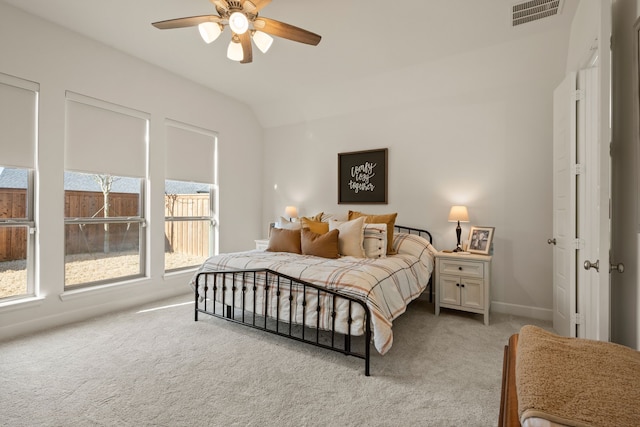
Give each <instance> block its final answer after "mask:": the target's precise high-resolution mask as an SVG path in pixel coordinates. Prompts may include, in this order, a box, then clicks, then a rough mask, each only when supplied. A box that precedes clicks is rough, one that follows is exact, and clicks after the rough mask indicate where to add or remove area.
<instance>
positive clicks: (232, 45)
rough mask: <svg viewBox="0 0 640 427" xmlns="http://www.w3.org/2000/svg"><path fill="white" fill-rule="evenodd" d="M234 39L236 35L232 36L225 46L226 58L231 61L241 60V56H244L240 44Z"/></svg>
mask: <svg viewBox="0 0 640 427" xmlns="http://www.w3.org/2000/svg"><path fill="white" fill-rule="evenodd" d="M235 39H236V37H233V38H232V39H231V41H230V42H229V47H227V58H229V59H230V60H232V61H242V58H243V57H244V52H243V51H242V45H241V44H240V42H239V41H236V40H235Z"/></svg>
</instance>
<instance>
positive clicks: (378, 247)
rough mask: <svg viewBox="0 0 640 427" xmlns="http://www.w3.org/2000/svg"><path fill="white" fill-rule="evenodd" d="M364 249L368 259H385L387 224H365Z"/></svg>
mask: <svg viewBox="0 0 640 427" xmlns="http://www.w3.org/2000/svg"><path fill="white" fill-rule="evenodd" d="M363 247H364V253H365V256H366V257H367V258H385V257H386V256H387V224H365V225H364V239H363Z"/></svg>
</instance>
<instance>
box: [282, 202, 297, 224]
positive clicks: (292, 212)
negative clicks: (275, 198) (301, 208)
mask: <svg viewBox="0 0 640 427" xmlns="http://www.w3.org/2000/svg"><path fill="white" fill-rule="evenodd" d="M284 214H285V215H286V216H288V217H289V221H293V218H298V208H296V207H295V206H287V207H286V208H285V209H284Z"/></svg>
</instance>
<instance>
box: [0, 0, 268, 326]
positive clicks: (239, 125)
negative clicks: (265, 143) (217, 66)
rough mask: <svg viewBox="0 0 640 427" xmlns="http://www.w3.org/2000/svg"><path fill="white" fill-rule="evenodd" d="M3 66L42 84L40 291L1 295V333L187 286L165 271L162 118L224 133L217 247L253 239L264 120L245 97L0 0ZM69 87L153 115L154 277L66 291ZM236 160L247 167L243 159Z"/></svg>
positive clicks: (243, 245)
mask: <svg viewBox="0 0 640 427" xmlns="http://www.w3.org/2000/svg"><path fill="white" fill-rule="evenodd" d="M0 72H2V73H5V74H10V75H13V76H17V77H20V78H23V79H26V80H31V81H34V82H37V83H39V84H40V88H41V92H40V110H39V154H38V164H39V170H38V176H37V181H38V184H37V193H38V203H37V206H36V222H37V228H38V242H39V243H38V264H39V265H38V271H39V275H38V278H39V279H38V282H39V283H38V286H39V297H40V298H37V299H35V300H32V301H29V302H27V303H24V302H23V303H19V304H8V303H6V302H5V303H2V304H0V338H4V337H8V336H13V335H17V334H20V333H24V332H29V331H33V330H37V329H40V328H43V327H46V326H54V325H57V324H61V323H65V322H69V321H76V320H80V319H83V318H86V317H88V316H95V315H98V314H101V313H106V312H108V311H113V310H115V309H119V308H124V307H126V306H131V305H134V304H139V303H141V302H145V301H153V300H157V299H160V298H163V297H166V296H169V295H175V294H179V293H187V292H190V289H189V287H188V285H187V283H188V279H189V277H190V275H191V274H190V273H181V274H173V275H168V276H164V253H163V250H164V240H163V239H164V225H163V215H164V161H165V158H164V120H165V118H171V119H174V120H178V121H182V122H185V123H189V124H191V125H195V126H199V127H202V128H205V129H210V130H213V131H217V132H218V133H219V185H220V211H219V221H220V224H221V232H220V250H221V251H235V250H241V249H247V248H251V247H252V246H253V239H254V238H256V236H258V235H259V234H260V232H261V229H262V218H261V193H260V192H261V190H262V189H261V187H260V184H259V182H260V178H261V173H262V129H261V127H260V126H259V124H258V122H257V120H256V119H255V117H254V115H253V113H252V112H251V110H250V109H249V108H248V107H247V106H246V105H244V104H241V103H239V102H237V101H235V100H233V99H230V98H228V97H225V96H223V95H221V94H219V93H217V92H214V91H211V90H209V89H206V88H204V87H202V86H199V85H197V84H194V83H192V82H189V81H187V80H184V79H183V78H180V77H177V76H175V75H172V74H170V73H168V72H166V71H163V70H161V69H159V68H156V67H154V66H151V65H149V64H147V63H145V62H142V61H140V60H138V59H135V58H132V57H130V56H127V55H125V54H122V53H120V52H118V51H115V50H113V49H111V48H109V47H107V46H104V45H101V44H98V43H96V42H93V41H91V40H89V39H87V38H84V37H81V36H79V35H77V34H75V33H72V32H69V31H68V30H65V29H62V28H60V27H57V26H55V25H53V24H50V23H47V22H45V21H43V20H40V19H38V18H35V17H33V16H30V15H27V14H25V13H23V12H21V11H19V10H18V9H15V8H13V7H10V6H7V5H6V4H5V3H2V2H0ZM65 90H71V91H74V92H77V93H80V94H83V95H88V96H91V97H95V98H99V99H102V100H106V101H109V102H112V103H115V104H120V105H123V106H126V107H130V108H134V109H137V110H140V111H144V112H147V113H149V114H150V115H151V122H150V123H151V126H150V160H149V187H148V193H147V195H148V204H149V209H148V211H147V214H148V215H149V216H148V220H149V232H150V241H149V253H148V255H147V257H148V262H149V266H150V268H149V271H148V277H146V278H144V279H141V280H136V281H134V282H132V283H130V284H127V285H120V286H112V287H103V288H100V289H96V290H90V291H84V292H78V293H66V294H65V296H64V298H61V297H60V295H61V294H62V293H63V289H64V227H63V220H64V187H63V171H64V105H65V104H64V100H65ZM0 156H1V154H0ZM239 161H242V164H243V165H244V167H243V169H242V171H239V170H238V169H237V166H236V165H237V164H238V162H239ZM0 163H1V161H0Z"/></svg>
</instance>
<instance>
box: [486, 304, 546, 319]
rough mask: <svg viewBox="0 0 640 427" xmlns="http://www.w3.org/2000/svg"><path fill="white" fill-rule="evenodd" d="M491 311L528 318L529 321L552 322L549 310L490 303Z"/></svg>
mask: <svg viewBox="0 0 640 427" xmlns="http://www.w3.org/2000/svg"><path fill="white" fill-rule="evenodd" d="M491 311H495V312H496V313H504V314H511V315H513V316H522V317H528V318H530V319H538V320H548V321H553V310H551V309H549V308H540V307H530V306H526V305H518V304H508V303H505V302H499V301H491Z"/></svg>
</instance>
